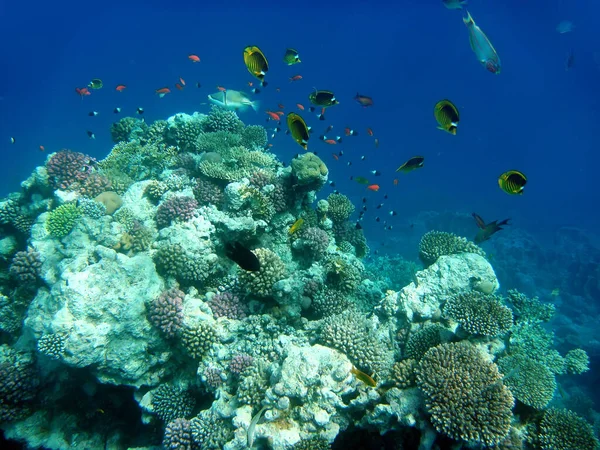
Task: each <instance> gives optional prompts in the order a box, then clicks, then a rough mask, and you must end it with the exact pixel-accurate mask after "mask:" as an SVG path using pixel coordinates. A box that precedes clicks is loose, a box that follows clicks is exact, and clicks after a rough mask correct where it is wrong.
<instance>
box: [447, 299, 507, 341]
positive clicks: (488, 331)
mask: <svg viewBox="0 0 600 450" xmlns="http://www.w3.org/2000/svg"><path fill="white" fill-rule="evenodd" d="M444 315H445V316H446V317H449V318H451V319H454V320H456V321H457V322H458V323H460V325H461V326H462V327H463V328H464V329H465V330H466V331H467V332H468V333H471V334H480V335H484V336H498V335H501V334H504V333H506V332H508V331H509V330H510V328H511V327H512V325H513V315H512V311H511V310H510V308H508V307H507V306H505V305H504V304H502V301H501V300H500V298H498V297H496V296H495V295H486V294H482V293H481V292H477V291H471V292H467V293H464V294H458V295H455V296H454V297H451V298H450V299H449V300H448V301H447V302H446V304H445V305H444Z"/></svg>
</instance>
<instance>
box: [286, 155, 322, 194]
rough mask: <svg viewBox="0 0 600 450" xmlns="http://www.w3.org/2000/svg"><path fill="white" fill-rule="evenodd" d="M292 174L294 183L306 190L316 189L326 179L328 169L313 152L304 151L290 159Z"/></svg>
mask: <svg viewBox="0 0 600 450" xmlns="http://www.w3.org/2000/svg"><path fill="white" fill-rule="evenodd" d="M291 166H292V175H293V176H294V178H295V181H296V184H297V185H298V186H301V187H303V188H305V189H307V190H311V191H314V190H318V189H320V188H321V187H322V186H323V185H324V184H325V181H327V175H328V174H329V169H327V166H326V165H325V163H324V162H323V160H321V158H319V157H318V156H317V155H315V154H314V153H305V154H303V155H300V156H297V157H296V158H294V159H292V163H291Z"/></svg>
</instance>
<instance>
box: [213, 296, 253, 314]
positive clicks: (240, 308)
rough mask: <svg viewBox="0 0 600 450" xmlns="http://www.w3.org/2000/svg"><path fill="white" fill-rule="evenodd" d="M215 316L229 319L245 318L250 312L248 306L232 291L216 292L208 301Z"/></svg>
mask: <svg viewBox="0 0 600 450" xmlns="http://www.w3.org/2000/svg"><path fill="white" fill-rule="evenodd" d="M208 305H209V306H210V309H211V310H212V312H213V315H214V316H215V317H217V318H218V317H227V318H228V319H237V320H240V319H243V318H244V317H246V315H247V313H248V307H247V306H246V305H245V304H243V303H242V302H241V301H240V298H239V297H238V296H237V295H234V294H232V293H230V292H223V293H219V294H216V295H215V296H214V297H213V298H211V299H210V301H209V302H208Z"/></svg>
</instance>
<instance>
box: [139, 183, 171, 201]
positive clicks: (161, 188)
mask: <svg viewBox="0 0 600 450" xmlns="http://www.w3.org/2000/svg"><path fill="white" fill-rule="evenodd" d="M168 190H169V188H168V186H167V185H166V184H165V183H163V182H162V181H157V180H151V181H150V182H149V183H148V184H147V185H146V188H145V189H144V195H145V196H146V197H148V199H149V200H150V201H151V202H152V203H155V204H156V203H158V202H159V200H160V199H161V198H162V196H163V195H164V194H165V193H166V192H167V191H168Z"/></svg>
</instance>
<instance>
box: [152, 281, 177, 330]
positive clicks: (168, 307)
mask: <svg viewBox="0 0 600 450" xmlns="http://www.w3.org/2000/svg"><path fill="white" fill-rule="evenodd" d="M184 297H185V294H184V293H183V292H182V291H180V290H179V289H176V288H174V289H169V290H168V291H165V292H163V293H162V294H160V295H159V296H158V297H157V298H155V299H154V301H152V303H151V304H150V308H149V313H148V316H149V319H150V322H152V323H153V324H154V325H155V326H156V327H157V328H158V329H159V330H160V331H162V332H163V333H164V334H165V336H167V337H175V336H177V334H179V332H180V331H181V328H182V327H183V298H184Z"/></svg>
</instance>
